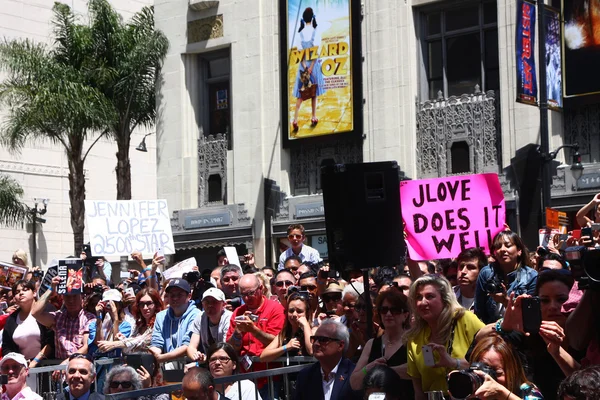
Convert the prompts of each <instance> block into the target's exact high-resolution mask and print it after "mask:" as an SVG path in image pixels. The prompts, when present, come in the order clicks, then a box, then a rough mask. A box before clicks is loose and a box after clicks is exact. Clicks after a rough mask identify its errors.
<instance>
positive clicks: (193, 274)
mask: <svg viewBox="0 0 600 400" xmlns="http://www.w3.org/2000/svg"><path fill="white" fill-rule="evenodd" d="M182 278H183V279H185V280H186V281H187V282H188V283H189V284H190V286H191V285H193V284H194V283H196V282H198V281H199V280H200V278H201V276H200V272H199V271H190V272H186V273H184V274H183V276H182Z"/></svg>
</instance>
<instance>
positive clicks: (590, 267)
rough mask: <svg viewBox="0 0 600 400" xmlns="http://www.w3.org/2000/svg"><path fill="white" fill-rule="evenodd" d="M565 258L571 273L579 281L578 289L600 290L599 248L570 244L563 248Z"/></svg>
mask: <svg viewBox="0 0 600 400" xmlns="http://www.w3.org/2000/svg"><path fill="white" fill-rule="evenodd" d="M565 260H567V261H568V262H569V266H570V267H571V273H572V275H573V277H574V278H575V280H577V282H578V283H579V289H592V290H598V291H600V250H599V249H589V248H588V247H586V246H572V247H567V248H566V249H565Z"/></svg>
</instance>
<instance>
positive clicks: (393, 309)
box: [379, 306, 406, 315]
mask: <svg viewBox="0 0 600 400" xmlns="http://www.w3.org/2000/svg"><path fill="white" fill-rule="evenodd" d="M388 312H391V313H392V315H400V314H402V313H405V312H406V311H405V310H403V309H401V308H398V307H386V306H382V307H379V314H380V315H386V314H387V313H388Z"/></svg>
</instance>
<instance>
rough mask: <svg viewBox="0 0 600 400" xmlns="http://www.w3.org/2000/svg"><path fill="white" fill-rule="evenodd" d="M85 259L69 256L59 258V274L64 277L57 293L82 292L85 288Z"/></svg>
mask: <svg viewBox="0 0 600 400" xmlns="http://www.w3.org/2000/svg"><path fill="white" fill-rule="evenodd" d="M83 268H84V266H83V260H82V259H81V258H67V259H64V260H58V276H60V277H61V278H62V280H61V281H60V284H59V285H58V288H57V290H56V293H58V294H81V293H82V290H83Z"/></svg>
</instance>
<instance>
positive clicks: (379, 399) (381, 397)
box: [369, 392, 385, 400]
mask: <svg viewBox="0 0 600 400" xmlns="http://www.w3.org/2000/svg"><path fill="white" fill-rule="evenodd" d="M369 400H385V393H381V392H375V393H371V394H370V395H369Z"/></svg>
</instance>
